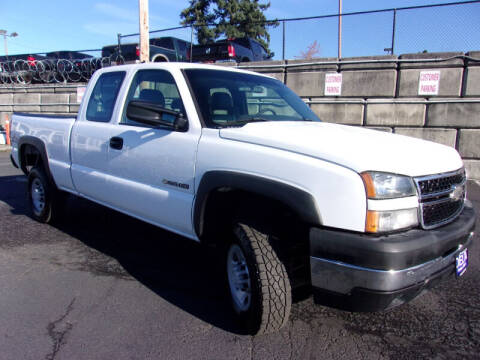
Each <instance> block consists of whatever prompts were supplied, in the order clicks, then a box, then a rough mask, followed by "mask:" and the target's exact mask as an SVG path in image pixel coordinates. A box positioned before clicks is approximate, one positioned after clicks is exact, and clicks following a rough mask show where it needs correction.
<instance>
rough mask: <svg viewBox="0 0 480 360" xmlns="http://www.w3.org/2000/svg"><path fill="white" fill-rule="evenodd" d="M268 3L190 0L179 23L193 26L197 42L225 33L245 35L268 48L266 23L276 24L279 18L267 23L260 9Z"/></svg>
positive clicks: (248, 0) (268, 37)
mask: <svg viewBox="0 0 480 360" xmlns="http://www.w3.org/2000/svg"><path fill="white" fill-rule="evenodd" d="M269 7H270V2H268V3H266V4H260V3H259V0H190V6H189V7H188V8H186V9H184V10H183V11H182V12H181V14H180V18H181V19H182V21H181V24H182V25H194V26H195V33H196V36H197V40H198V43H199V44H206V43H208V42H212V41H214V40H216V39H218V38H220V37H224V36H225V37H227V38H231V37H238V38H239V37H245V36H248V37H251V38H253V39H255V40H257V41H258V42H260V43H261V44H262V45H263V46H264V47H265V49H267V51H268V52H270V50H269V48H268V45H269V43H270V34H269V33H268V30H267V27H268V26H277V25H278V22H271V23H268V24H267V23H266V20H267V19H266V17H265V15H264V14H263V12H264V11H265V10H267V9H268V8H269ZM207 24H210V25H211V26H207ZM212 24H214V25H212Z"/></svg>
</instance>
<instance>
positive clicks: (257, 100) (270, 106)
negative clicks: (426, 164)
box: [185, 69, 320, 128]
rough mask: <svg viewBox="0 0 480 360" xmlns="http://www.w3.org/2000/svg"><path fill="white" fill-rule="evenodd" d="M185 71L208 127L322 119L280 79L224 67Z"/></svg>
mask: <svg viewBox="0 0 480 360" xmlns="http://www.w3.org/2000/svg"><path fill="white" fill-rule="evenodd" d="M185 74H186V76H187V78H188V80H189V82H190V85H191V88H192V91H193V96H194V97H195V98H196V100H197V104H198V106H199V107H200V111H201V114H202V118H203V121H204V123H205V125H206V126H207V127H211V128H220V127H230V126H242V125H245V124H246V123H248V122H255V121H320V119H319V118H318V117H317V116H316V115H315V114H314V113H313V111H312V110H310V108H309V107H308V106H307V105H306V104H305V103H304V102H303V101H302V99H300V98H299V97H298V96H297V95H296V94H295V93H294V92H293V91H292V90H290V89H289V88H287V87H286V86H285V85H283V84H282V83H281V82H280V81H278V80H275V79H271V78H267V77H264V76H257V75H251V74H243V73H238V72H232V71H221V70H205V69H186V70H185Z"/></svg>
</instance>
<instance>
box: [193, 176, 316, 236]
mask: <svg viewBox="0 0 480 360" xmlns="http://www.w3.org/2000/svg"><path fill="white" fill-rule="evenodd" d="M219 188H229V189H233V190H242V191H246V192H250V193H253V194H256V195H261V196H265V197H268V198H271V199H273V200H276V201H279V202H281V203H283V204H285V205H287V206H288V207H290V208H291V209H292V210H293V211H294V212H295V213H296V214H297V215H298V217H299V219H300V220H302V221H304V222H306V223H309V224H312V225H321V224H322V221H321V216H320V212H319V211H318V208H317V206H316V203H315V199H314V198H313V196H312V195H311V194H309V193H307V192H306V191H304V190H302V189H299V188H296V187H294V186H292V185H289V184H285V183H282V182H279V181H275V180H271V179H267V178H263V177H260V176H255V175H250V174H243V173H237V172H234V171H209V172H206V173H205V174H204V175H203V177H202V180H201V181H200V184H199V186H198V190H197V195H196V198H195V204H194V209H193V210H194V213H193V223H194V227H195V232H196V234H197V236H198V237H200V236H201V235H202V233H203V222H204V215H205V206H206V203H207V201H208V196H209V194H210V193H211V192H212V191H213V190H215V189H219Z"/></svg>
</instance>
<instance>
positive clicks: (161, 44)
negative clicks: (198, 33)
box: [102, 37, 190, 63]
mask: <svg viewBox="0 0 480 360" xmlns="http://www.w3.org/2000/svg"><path fill="white" fill-rule="evenodd" d="M118 50H119V49H118V45H108V46H104V47H103V48H102V57H110V58H112V59H114V58H116V57H118V55H121V56H122V57H123V59H124V60H125V62H127V63H131V62H136V61H137V60H139V58H140V49H139V47H138V44H137V43H129V44H121V46H120V51H118ZM150 61H152V62H164V61H190V43H189V42H188V41H185V40H182V39H177V38H175V37H161V38H152V39H150Z"/></svg>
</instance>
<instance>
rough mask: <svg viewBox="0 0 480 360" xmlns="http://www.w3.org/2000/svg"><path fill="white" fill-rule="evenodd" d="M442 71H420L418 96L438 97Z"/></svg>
mask: <svg viewBox="0 0 480 360" xmlns="http://www.w3.org/2000/svg"><path fill="white" fill-rule="evenodd" d="M439 86H440V70H435V71H433V70H428V71H420V78H419V80H418V95H438V88H439Z"/></svg>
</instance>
